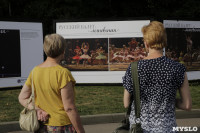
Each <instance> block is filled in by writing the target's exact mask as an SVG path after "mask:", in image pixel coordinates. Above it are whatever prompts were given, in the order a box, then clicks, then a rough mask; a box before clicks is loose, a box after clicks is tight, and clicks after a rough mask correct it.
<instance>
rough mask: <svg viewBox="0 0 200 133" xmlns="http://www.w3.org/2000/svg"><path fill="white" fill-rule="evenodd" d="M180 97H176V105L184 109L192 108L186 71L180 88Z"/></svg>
mask: <svg viewBox="0 0 200 133" xmlns="http://www.w3.org/2000/svg"><path fill="white" fill-rule="evenodd" d="M179 93H180V97H181V98H180V99H176V107H177V108H179V109H183V110H188V111H189V110H191V108H192V98H191V95H190V88H189V84H188V79H187V74H186V73H185V79H184V82H183V85H182V86H181V88H180V90H179Z"/></svg>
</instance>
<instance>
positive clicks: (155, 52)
mask: <svg viewBox="0 0 200 133" xmlns="http://www.w3.org/2000/svg"><path fill="white" fill-rule="evenodd" d="M161 56H163V50H156V49H151V48H149V53H148V55H147V57H146V58H144V59H155V58H159V57H161Z"/></svg>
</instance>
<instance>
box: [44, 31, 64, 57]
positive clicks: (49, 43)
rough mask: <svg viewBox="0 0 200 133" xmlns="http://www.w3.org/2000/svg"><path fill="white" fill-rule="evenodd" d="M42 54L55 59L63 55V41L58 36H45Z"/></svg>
mask: <svg viewBox="0 0 200 133" xmlns="http://www.w3.org/2000/svg"><path fill="white" fill-rule="evenodd" d="M43 47H44V52H45V54H46V55H47V56H48V57H52V58H56V57H58V56H60V55H61V54H63V53H64V51H65V48H66V41H65V39H64V38H63V37H62V36H61V35H58V34H50V35H46V36H45V38H44V46H43Z"/></svg>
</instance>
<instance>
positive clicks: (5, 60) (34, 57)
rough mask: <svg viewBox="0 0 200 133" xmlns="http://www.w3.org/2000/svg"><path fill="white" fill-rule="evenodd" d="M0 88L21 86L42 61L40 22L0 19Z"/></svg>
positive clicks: (41, 30)
mask: <svg viewBox="0 0 200 133" xmlns="http://www.w3.org/2000/svg"><path fill="white" fill-rule="evenodd" d="M0 44H1V45H0V88H5V87H15V86H22V85H23V84H24V83H25V81H26V79H27V77H28V75H29V72H30V70H31V69H32V68H33V67H34V66H35V65H37V64H40V63H42V62H43V60H44V59H43V29H42V23H36V22H10V21H0Z"/></svg>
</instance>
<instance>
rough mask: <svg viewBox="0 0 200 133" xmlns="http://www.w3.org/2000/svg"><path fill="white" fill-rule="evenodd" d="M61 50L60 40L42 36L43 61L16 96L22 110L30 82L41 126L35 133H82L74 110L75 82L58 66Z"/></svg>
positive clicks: (78, 118)
mask: <svg viewBox="0 0 200 133" xmlns="http://www.w3.org/2000/svg"><path fill="white" fill-rule="evenodd" d="M65 48H66V42H65V40H64V38H63V37H62V36H60V35H58V34H51V35H46V36H45V39H44V52H45V54H46V55H47V59H46V60H45V61H44V62H43V63H42V64H40V65H38V66H36V67H35V68H34V69H33V70H32V71H31V72H30V74H29V77H28V79H27V81H26V82H25V84H24V86H23V88H22V90H21V92H20V94H19V102H20V103H21V105H23V106H26V104H27V101H28V98H29V97H30V95H31V83H32V80H33V85H34V88H35V90H34V91H35V106H36V108H37V116H38V120H40V121H42V122H43V123H45V124H42V125H41V126H40V129H39V130H38V131H36V132H40V133H41V132H45V133H46V132H55V131H56V132H67V133H76V132H77V133H85V131H84V128H83V126H82V124H81V120H80V116H79V114H78V111H77V109H76V106H75V95H74V85H75V82H76V81H75V80H74V78H73V76H72V75H71V73H70V71H69V70H67V69H66V68H63V67H62V66H60V65H59V63H60V61H61V60H62V59H63V57H64V54H65ZM32 72H33V79H32ZM32 106H33V105H32V104H29V105H28V108H29V109H31V108H32Z"/></svg>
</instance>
